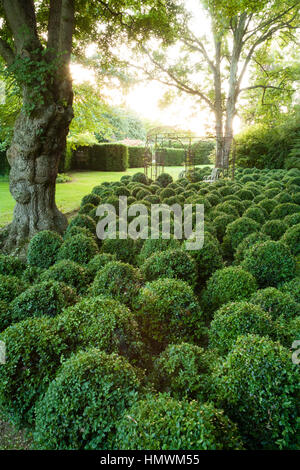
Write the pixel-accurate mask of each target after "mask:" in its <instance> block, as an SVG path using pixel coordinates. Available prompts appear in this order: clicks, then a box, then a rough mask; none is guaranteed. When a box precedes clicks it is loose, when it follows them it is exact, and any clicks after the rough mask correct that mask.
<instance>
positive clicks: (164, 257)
mask: <svg viewBox="0 0 300 470" xmlns="http://www.w3.org/2000/svg"><path fill="white" fill-rule="evenodd" d="M141 271H142V273H143V274H144V277H145V279H146V280H147V281H154V280H156V279H161V278H169V279H170V278H172V279H173V278H174V279H182V280H185V281H186V282H187V283H188V284H190V285H191V286H192V287H194V286H195V284H196V281H197V267H196V262H195V261H194V259H193V258H192V257H191V256H190V255H189V254H188V253H187V251H185V250H181V249H179V250H166V251H162V252H160V253H154V254H153V255H152V256H150V258H148V259H147V260H146V261H145V263H144V264H143V265H142V266H141Z"/></svg>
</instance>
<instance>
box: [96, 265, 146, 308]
mask: <svg viewBox="0 0 300 470" xmlns="http://www.w3.org/2000/svg"><path fill="white" fill-rule="evenodd" d="M142 283H143V279H142V276H141V274H140V272H139V271H138V270H137V269H135V268H134V267H133V266H131V265H130V264H126V263H122V262H121V261H113V262H111V263H107V264H106V265H105V266H104V267H103V269H101V271H99V272H98V274H97V275H96V277H95V279H94V282H93V284H92V285H91V288H90V293H91V295H93V296H98V295H101V294H104V295H110V296H112V297H113V298H114V299H116V300H119V301H120V302H122V303H124V304H125V305H129V306H130V307H131V306H132V304H133V302H134V300H135V298H136V296H137V294H138V292H139V289H140V287H141V285H142Z"/></svg>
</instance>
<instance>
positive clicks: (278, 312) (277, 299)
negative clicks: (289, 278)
mask: <svg viewBox="0 0 300 470" xmlns="http://www.w3.org/2000/svg"><path fill="white" fill-rule="evenodd" d="M250 302H252V303H253V304H256V305H259V306H260V307H261V308H262V309H263V310H265V311H266V312H268V313H269V314H270V315H271V316H272V318H273V319H274V320H276V319H277V318H278V317H280V316H283V317H284V318H285V319H291V318H294V317H296V316H297V315H300V304H299V303H297V302H296V301H295V299H294V298H293V297H292V295H291V294H289V293H288V292H280V290H277V289H275V288H274V287H267V288H266V289H262V290H258V291H257V292H255V294H253V295H252V297H251V299H250Z"/></svg>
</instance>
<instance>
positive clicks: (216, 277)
mask: <svg viewBox="0 0 300 470" xmlns="http://www.w3.org/2000/svg"><path fill="white" fill-rule="evenodd" d="M256 289H257V284H256V281H255V278H254V277H253V276H252V274H250V273H249V272H247V271H245V270H243V269H242V268H240V267H233V266H231V267H228V268H223V269H219V270H218V271H216V272H214V274H213V275H212V276H211V277H210V279H209V280H208V282H207V287H206V290H205V292H204V296H203V302H204V304H205V305H206V306H207V309H208V311H214V310H217V309H218V308H220V307H221V306H222V305H224V304H227V303H228V302H237V301H239V300H247V299H249V297H250V296H251V294H252V293H253V292H255V291H256Z"/></svg>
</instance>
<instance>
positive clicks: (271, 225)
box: [261, 219, 288, 241]
mask: <svg viewBox="0 0 300 470" xmlns="http://www.w3.org/2000/svg"><path fill="white" fill-rule="evenodd" d="M287 228H288V226H287V224H286V223H285V222H284V221H282V220H276V219H273V220H268V222H266V223H265V224H264V225H263V226H262V228H261V231H262V232H263V233H265V234H266V235H267V236H268V237H270V238H271V239H272V240H274V241H278V240H279V239H280V238H281V237H282V235H283V234H284V233H285V232H286V230H287Z"/></svg>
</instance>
